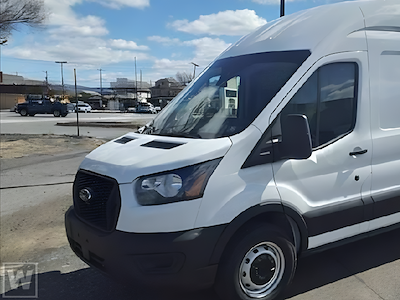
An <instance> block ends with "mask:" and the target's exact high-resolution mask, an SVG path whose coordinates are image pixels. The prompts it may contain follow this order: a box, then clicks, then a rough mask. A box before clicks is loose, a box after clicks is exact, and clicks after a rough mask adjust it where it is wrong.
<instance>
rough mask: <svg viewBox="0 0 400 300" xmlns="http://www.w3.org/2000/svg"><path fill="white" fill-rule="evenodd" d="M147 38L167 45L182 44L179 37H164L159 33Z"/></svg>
mask: <svg viewBox="0 0 400 300" xmlns="http://www.w3.org/2000/svg"><path fill="white" fill-rule="evenodd" d="M147 39H148V40H149V41H152V42H157V43H160V44H163V45H166V46H170V45H177V44H181V41H180V40H179V39H177V38H169V37H162V36H158V35H153V36H149V37H148V38H147Z"/></svg>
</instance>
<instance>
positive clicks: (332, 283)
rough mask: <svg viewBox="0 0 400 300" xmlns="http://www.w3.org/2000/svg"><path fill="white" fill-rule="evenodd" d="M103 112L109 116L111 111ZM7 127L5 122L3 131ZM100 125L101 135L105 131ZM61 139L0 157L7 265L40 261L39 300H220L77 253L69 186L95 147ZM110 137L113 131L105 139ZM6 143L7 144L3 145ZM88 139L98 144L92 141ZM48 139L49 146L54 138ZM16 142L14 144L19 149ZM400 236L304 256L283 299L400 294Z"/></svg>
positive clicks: (357, 299)
mask: <svg viewBox="0 0 400 300" xmlns="http://www.w3.org/2000/svg"><path fill="white" fill-rule="evenodd" d="M4 115H7V114H6V113H4V112H2V115H1V121H2V122H3V120H4V119H6V120H8V121H10V120H14V118H16V117H19V116H18V115H11V116H10V117H9V118H8V119H7V118H3V116H4ZM97 117H99V116H97ZM104 117H108V118H111V116H104ZM126 117H129V118H133V117H132V116H126ZM51 118H52V119H51V120H52V121H50V118H47V116H43V117H39V116H35V117H34V118H31V119H32V120H33V121H32V122H31V123H42V124H40V126H43V123H44V124H47V125H45V127H44V128H45V129H44V130H48V131H49V132H50V133H52V132H51V131H52V130H54V128H53V127H56V126H54V124H53V121H54V118H53V117H51ZM91 118H95V116H91ZM115 118H117V119H115ZM115 118H114V119H108V120H110V121H112V120H115V121H118V120H119V119H118V116H116V117H115ZM16 120H17V122H14V121H13V122H14V123H12V124H14V128H15V131H19V130H21V131H23V129H18V128H19V126H20V125H21V124H19V123H18V118H17V119H16ZM27 120H29V118H28V119H27ZM64 120H65V119H64ZM26 122H27V121H24V123H23V124H22V125H23V128H26V127H29V124H25V123H26ZM4 124H11V123H4ZM4 124H3V123H2V124H1V125H2V127H1V130H2V131H1V133H2V134H3V133H4V132H3V125H4ZM49 124H52V125H49ZM34 126H38V128H39V127H40V126H39V125H32V124H31V125H30V127H31V128H32V127H34ZM60 128H61V129H63V128H64V129H65V130H68V129H67V128H68V127H63V126H62V127H60V126H57V129H56V130H60ZM85 128H86V129H87V130H86V131H88V132H91V131H92V128H91V127H85ZM107 129H110V128H107ZM99 130H100V131H99V133H101V130H102V129H101V128H99ZM111 130H115V129H112V128H111ZM119 130H121V132H123V131H126V132H128V131H130V129H129V128H128V129H127V128H125V129H124V128H117V130H116V132H114V134H115V136H114V137H116V136H118V135H120V134H119V133H120V131H119ZM110 132H111V131H107V135H112V133H110ZM8 133H9V132H8ZM14 133H18V132H14ZM41 133H43V132H41ZM44 133H47V132H44ZM58 134H60V133H58ZM64 134H67V135H68V133H64ZM96 134H98V133H97V132H96ZM25 137H27V136H24V135H18V136H15V140H18V139H20V140H22V141H23V142H24V143H28V144H29V142H28V141H29V139H27V138H25ZM30 137H32V136H30ZM98 137H99V136H98ZM54 138H57V136H55V137H54ZM63 138H64V139H63V140H62V142H60V143H59V144H58V145H59V147H61V148H54V149H52V150H49V151H47V152H45V151H44V150H43V153H41V152H40V150H36V152H35V153H29V152H28V153H25V154H24V153H22V154H18V156H16V157H12V158H4V157H3V156H2V158H1V160H0V161H1V178H0V182H1V184H0V188H1V189H0V197H1V207H0V213H1V215H0V216H1V219H0V225H1V254H0V258H1V262H2V264H4V263H5V264H9V263H31V264H32V263H33V264H37V265H35V266H37V271H38V272H37V277H34V278H35V280H36V281H35V283H36V282H37V284H38V285H37V290H36V292H37V296H38V298H39V299H49V300H50V299H51V300H53V299H60V300H67V299H75V300H83V299H85V300H87V299H90V300H91V299H93V300H94V299H95V300H97V299H99V300H101V299H121V300H125V299H134V300H166V299H176V300H183V299H193V300H217V299H218V298H217V296H216V294H215V293H214V292H213V290H206V291H200V292H195V293H186V294H182V293H180V292H179V291H173V292H167V293H166V292H163V291H158V290H157V289H156V288H155V289H152V290H148V289H143V288H142V287H140V286H137V285H135V283H134V282H132V284H131V285H129V286H125V285H122V284H121V283H118V282H114V281H112V280H110V279H109V278H107V277H105V276H104V275H102V274H100V273H98V272H97V271H96V270H93V269H91V268H89V267H88V266H87V265H86V264H85V263H83V262H82V261H80V260H79V259H78V258H77V257H76V256H75V255H74V254H73V253H72V251H71V250H70V248H69V246H68V242H67V240H66V238H65V233H64V226H63V216H64V212H65V211H66V209H67V208H68V207H69V206H70V205H71V204H72V195H71V189H72V181H73V178H74V174H75V172H76V170H77V168H78V166H79V164H80V162H81V161H82V160H83V158H84V156H85V155H86V154H87V153H88V152H89V151H90V149H92V148H93V147H96V146H97V145H98V144H96V143H94V144H91V145H90V146H89V148H88V147H86V146H85V144H84V143H83V142H82V141H81V140H79V139H75V138H71V139H70V140H68V139H65V137H63ZM110 138H111V137H110V136H109V137H108V139H110ZM104 140H107V138H105V139H104ZM3 141H4V140H2V147H3V146H4V145H5V144H4V143H3ZM88 141H90V142H93V140H91V139H88ZM44 143H46V144H50V142H49V140H47V141H46V142H43V144H44ZM65 144H73V145H74V147H71V148H68V147H65ZM18 145H19V144H18V143H15V144H14V147H18ZM10 147H12V146H11V145H10ZM55 147H56V146H55ZM42 149H44V147H43V148H42ZM57 149H59V150H57ZM60 149H63V150H62V151H61V150H60ZM28 150H29V149H28ZM11 151H12V149H11ZM3 153H4V152H2V154H3ZM399 237H400V230H395V231H391V232H387V233H384V234H381V235H378V236H374V237H370V238H367V239H363V240H360V241H358V242H354V243H352V244H347V245H344V246H341V247H338V248H335V249H331V250H328V251H325V252H322V253H318V254H315V255H312V256H307V257H303V258H300V259H299V261H298V269H297V272H296V275H295V278H294V280H293V283H292V285H291V286H290V287H289V288H288V290H287V294H286V299H291V300H328V299H329V300H331V299H335V300H336V299H344V300H382V299H383V300H398V299H400V238H399ZM7 276H9V273H7V270H6V269H5V266H4V265H2V267H1V269H0V277H1V278H0V280H1V286H0V294H1V297H2V298H7V297H13V298H14V299H23V298H21V297H22V296H24V294H23V292H24V290H23V288H21V287H19V288H15V289H13V288H11V287H10V285H9V283H8V281H7ZM3 283H5V284H3ZM32 286H33V285H32ZM24 299H25V298H24Z"/></svg>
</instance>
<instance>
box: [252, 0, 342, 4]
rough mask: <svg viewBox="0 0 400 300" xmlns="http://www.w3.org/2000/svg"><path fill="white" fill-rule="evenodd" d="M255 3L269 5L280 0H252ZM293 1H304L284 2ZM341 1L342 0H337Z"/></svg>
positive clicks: (286, 0)
mask: <svg viewBox="0 0 400 300" xmlns="http://www.w3.org/2000/svg"><path fill="white" fill-rule="evenodd" d="M252 1H253V2H255V3H258V4H266V5H271V4H273V5H274V4H280V3H281V0H252ZM295 1H304V0H285V2H295ZM339 1H343V0H339Z"/></svg>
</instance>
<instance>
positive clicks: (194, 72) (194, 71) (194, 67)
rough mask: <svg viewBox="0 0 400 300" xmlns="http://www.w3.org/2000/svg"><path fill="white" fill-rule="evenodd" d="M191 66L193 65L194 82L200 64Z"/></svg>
mask: <svg viewBox="0 0 400 300" xmlns="http://www.w3.org/2000/svg"><path fill="white" fill-rule="evenodd" d="M191 64H192V65H193V80H194V78H195V77H196V67H198V66H199V65H198V64H195V63H194V62H191Z"/></svg>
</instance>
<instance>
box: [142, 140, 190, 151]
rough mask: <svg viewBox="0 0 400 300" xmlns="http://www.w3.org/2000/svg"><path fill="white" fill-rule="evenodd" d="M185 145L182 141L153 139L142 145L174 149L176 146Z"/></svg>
mask: <svg viewBox="0 0 400 300" xmlns="http://www.w3.org/2000/svg"><path fill="white" fill-rule="evenodd" d="M180 145H183V144H182V143H171V142H161V141H151V142H148V143H146V144H143V145H141V146H143V147H149V148H157V149H167V150H168V149H172V148H175V147H179V146H180Z"/></svg>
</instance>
